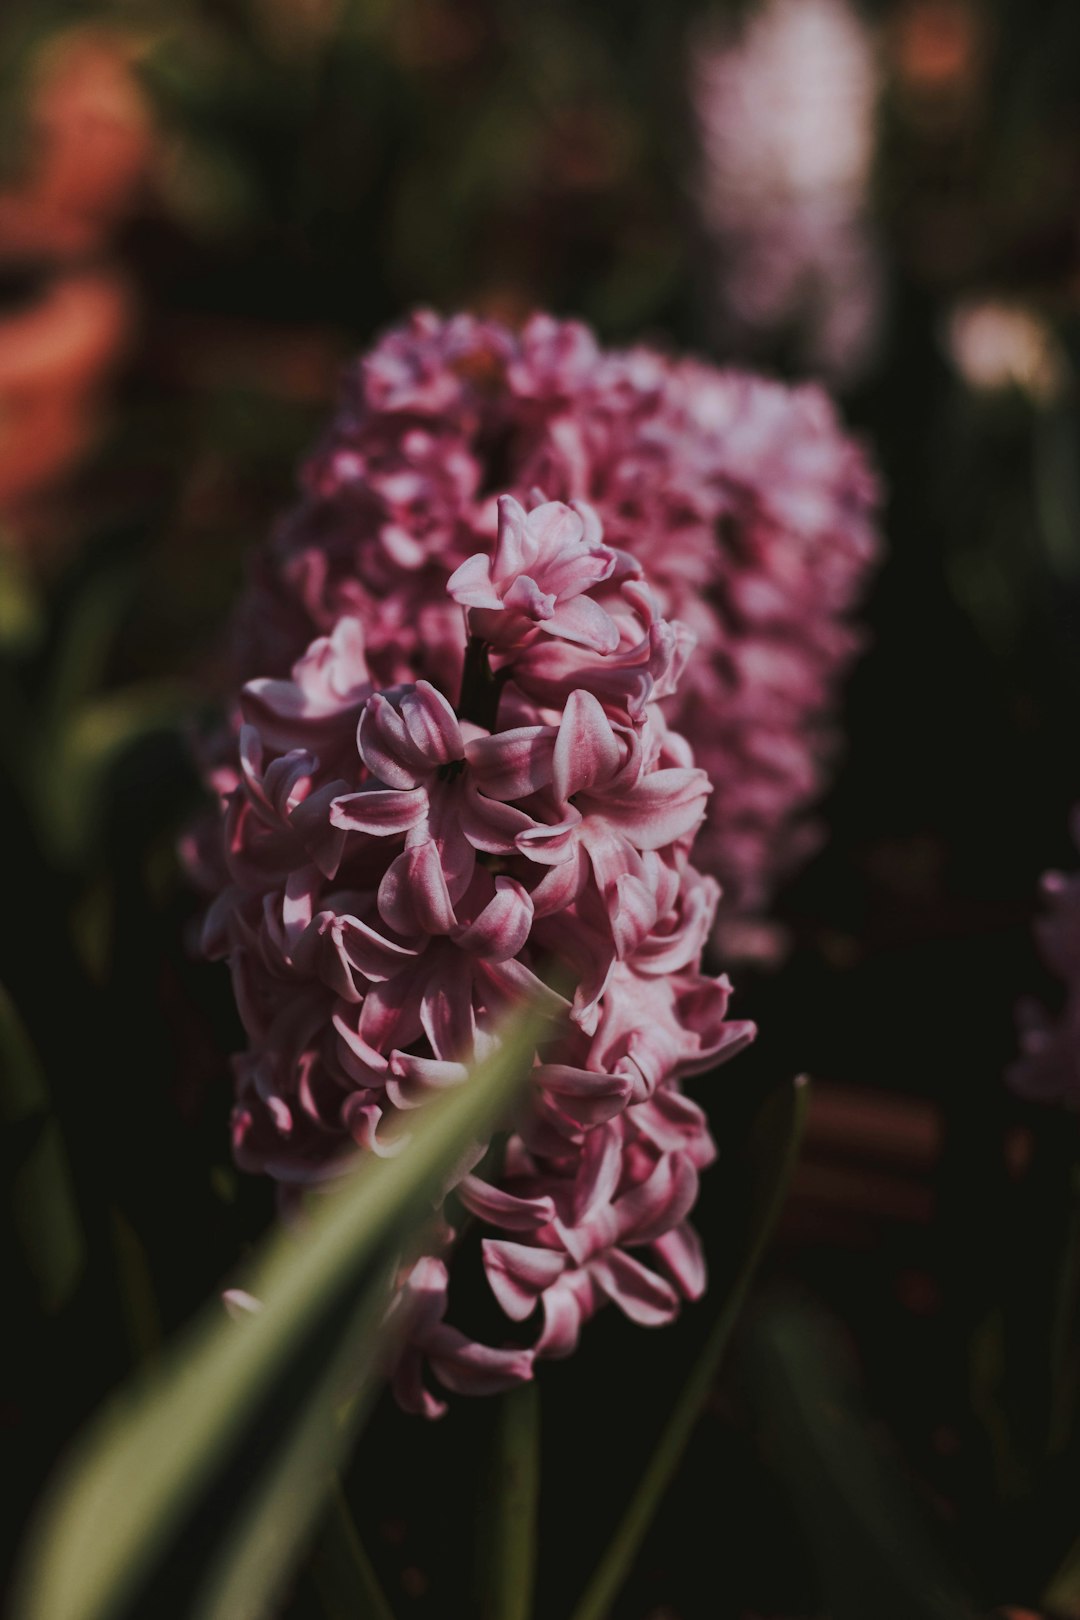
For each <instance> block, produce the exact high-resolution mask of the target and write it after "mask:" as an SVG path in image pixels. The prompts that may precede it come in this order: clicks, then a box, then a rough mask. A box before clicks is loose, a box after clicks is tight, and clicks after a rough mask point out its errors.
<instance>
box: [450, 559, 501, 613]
mask: <svg viewBox="0 0 1080 1620" xmlns="http://www.w3.org/2000/svg"><path fill="white" fill-rule="evenodd" d="M446 590H447V594H448V595H450V596H452V597H453V599H454V601H455V602H456V603H457V604H458V606H459V607H463V608H490V609H492V610H494V611H495V612H498V610H499V608H501V607H502V600H501V598H500V597H499V595H498V592H497V591H496V589H495V587H494V585H493V584H492V580H491V558H490V557H487V556H485V555H484V553H483V552H482V551H478V552H477V553H476V554H475V556H472V557H469V558H467V559H466V560H465V562H463V563H462V564H461V566H460V568H455V570H454V572H453V573H452V574H451V575H450V578H449V579H448V580H447V582H446Z"/></svg>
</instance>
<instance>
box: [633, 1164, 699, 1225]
mask: <svg viewBox="0 0 1080 1620" xmlns="http://www.w3.org/2000/svg"><path fill="white" fill-rule="evenodd" d="M697 1194H698V1175H697V1171H696V1170H695V1169H694V1166H693V1164H692V1163H691V1162H690V1160H689V1158H688V1157H687V1156H686V1154H684V1153H667V1154H665V1155H664V1157H663V1158H662V1159H661V1160H660V1161H659V1163H658V1164H657V1166H656V1168H655V1169H654V1170H653V1172H652V1175H651V1176H649V1177H648V1179H647V1180H645V1181H643V1182H641V1183H640V1184H639V1185H638V1186H637V1187H635V1188H633V1190H632V1191H631V1192H628V1193H626V1194H625V1195H624V1196H623V1197H622V1198H619V1199H617V1200H616V1203H615V1212H616V1214H617V1215H618V1218H619V1241H620V1242H621V1243H652V1242H654V1241H655V1240H656V1239H657V1238H659V1237H663V1235H664V1233H665V1232H670V1231H671V1230H672V1228H673V1227H675V1226H678V1225H680V1224H681V1222H682V1221H684V1220H685V1219H686V1217H687V1215H689V1213H690V1211H691V1210H692V1209H693V1207H694V1204H695V1203H696V1201H697Z"/></svg>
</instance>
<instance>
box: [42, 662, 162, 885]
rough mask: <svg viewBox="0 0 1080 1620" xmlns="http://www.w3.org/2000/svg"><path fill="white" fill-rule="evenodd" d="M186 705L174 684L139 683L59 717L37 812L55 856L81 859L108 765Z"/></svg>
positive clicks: (100, 806) (99, 808) (98, 813)
mask: <svg viewBox="0 0 1080 1620" xmlns="http://www.w3.org/2000/svg"><path fill="white" fill-rule="evenodd" d="M189 702H190V699H189V694H188V692H187V690H186V688H185V687H183V686H182V685H181V684H180V683H179V682H174V681H143V682H140V683H139V684H138V685H136V686H130V687H123V688H122V689H120V690H119V691H113V692H106V693H104V694H103V695H102V696H101V697H98V698H95V699H93V700H92V701H90V702H87V703H83V704H81V705H80V706H79V707H78V708H77V709H76V710H75V711H74V712H73V713H72V714H71V715H70V716H68V717H66V718H65V719H64V721H63V722H62V723H61V724H60V725H59V727H58V730H57V732H56V734H55V735H54V737H53V742H52V746H51V748H50V750H49V752H48V756H47V758H45V759H43V761H42V771H41V777H40V795H41V810H42V814H43V816H44V817H45V818H46V823H47V825H48V826H49V828H50V833H51V838H52V841H53V845H54V848H55V849H56V850H57V851H58V853H60V854H61V855H62V856H64V857H66V858H67V859H78V858H79V857H80V856H83V855H85V853H86V851H87V849H88V848H89V847H90V846H91V845H92V843H93V840H94V837H95V835H96V834H97V832H98V831H99V829H100V825H101V819H102V815H103V812H104V794H105V788H106V784H107V780H108V774H109V771H110V769H111V768H112V766H113V765H114V764H115V763H116V762H117V760H119V759H120V758H121V756H122V755H123V754H125V753H126V752H127V751H128V750H129V749H131V748H134V747H135V746H136V745H137V744H139V743H140V742H142V741H143V740H144V739H145V738H147V737H149V736H152V735H154V734H156V733H160V732H162V731H167V730H170V729H172V728H173V727H174V726H175V725H176V723H177V721H178V720H179V719H180V717H181V716H182V715H183V714H184V713H185V712H186V711H187V709H188V707H189Z"/></svg>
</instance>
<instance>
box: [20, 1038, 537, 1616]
mask: <svg viewBox="0 0 1080 1620" xmlns="http://www.w3.org/2000/svg"><path fill="white" fill-rule="evenodd" d="M537 1027H538V1024H537V1019H536V1018H535V1017H534V1016H532V1015H531V1014H530V1015H522V1016H520V1017H519V1018H518V1019H517V1020H515V1023H514V1026H513V1027H512V1028H511V1029H510V1030H509V1031H508V1033H507V1036H506V1039H505V1040H504V1041H503V1043H502V1045H501V1047H500V1049H499V1050H498V1051H497V1052H496V1053H495V1054H494V1055H493V1056H492V1057H491V1058H489V1059H488V1060H487V1061H485V1062H484V1063H483V1064H481V1065H480V1066H479V1067H478V1068H477V1069H476V1071H475V1072H474V1073H473V1075H472V1076H471V1078H470V1080H469V1082H468V1084H466V1085H464V1086H461V1087H458V1088H455V1089H454V1090H453V1091H452V1092H450V1093H448V1094H447V1095H446V1096H445V1097H443V1098H440V1099H438V1100H437V1101H435V1102H433V1103H432V1104H431V1105H430V1106H428V1107H427V1108H425V1109H424V1110H423V1111H422V1112H421V1113H420V1114H419V1115H417V1116H416V1118H415V1123H414V1125H413V1127H412V1129H411V1131H410V1133H409V1136H408V1140H407V1143H406V1144H405V1145H404V1146H403V1149H402V1151H400V1152H399V1153H397V1154H395V1155H394V1156H393V1157H388V1158H372V1157H369V1158H366V1159H365V1160H364V1162H363V1163H362V1164H361V1165H360V1166H359V1167H358V1168H357V1169H356V1170H355V1172H354V1173H352V1174H347V1175H345V1176H344V1177H343V1178H342V1183H341V1185H340V1186H338V1187H336V1188H335V1189H334V1190H333V1191H331V1192H327V1193H326V1194H325V1195H324V1196H323V1197H321V1198H320V1199H318V1200H316V1201H315V1204H314V1207H313V1208H312V1209H311V1211H310V1214H309V1217H308V1219H307V1221H306V1223H305V1224H304V1226H303V1228H302V1229H301V1230H300V1231H299V1232H286V1231H277V1232H275V1233H274V1234H272V1235H271V1237H270V1238H269V1239H267V1240H266V1242H265V1243H264V1245H263V1247H262V1250H261V1253H260V1256H259V1259H258V1261H257V1263H256V1264H255V1265H254V1266H253V1267H252V1268H251V1269H250V1274H249V1276H248V1278H247V1280H246V1284H245V1286H246V1288H247V1289H248V1290H249V1291H250V1293H251V1294H252V1295H253V1296H254V1297H255V1298H256V1299H258V1300H259V1301H260V1302H261V1308H260V1309H259V1310H257V1311H256V1312H254V1313H252V1314H250V1315H249V1316H247V1317H246V1318H245V1319H244V1320H242V1321H240V1322H233V1321H229V1320H227V1319H226V1318H225V1316H224V1313H223V1311H222V1310H221V1308H220V1306H218V1305H217V1304H216V1303H215V1305H214V1306H212V1307H210V1308H209V1309H208V1310H207V1311H206V1312H205V1313H204V1314H203V1316H202V1317H200V1318H199V1320H198V1321H197V1322H196V1323H195V1324H194V1325H193V1327H192V1328H190V1329H189V1330H188V1331H187V1333H186V1334H185V1335H184V1336H183V1337H182V1339H181V1340H180V1341H179V1342H178V1343H177V1344H176V1346H175V1347H174V1350H173V1352H172V1354H171V1355H170V1356H168V1357H167V1358H166V1359H165V1361H164V1364H163V1366H162V1368H161V1370H160V1371H157V1372H154V1373H152V1374H149V1375H147V1376H146V1377H145V1378H144V1379H143V1380H142V1381H141V1382H139V1383H138V1384H136V1385H134V1386H133V1387H131V1388H129V1389H128V1390H126V1391H125V1392H123V1394H122V1395H121V1397H120V1398H119V1399H118V1400H117V1401H116V1402H115V1403H114V1404H113V1405H112V1406H111V1407H110V1408H109V1409H108V1410H106V1411H105V1412H104V1413H103V1414H101V1416H100V1417H99V1418H98V1420H97V1421H96V1423H95V1424H94V1426H93V1428H92V1430H91V1432H90V1433H89V1434H88V1435H87V1436H86V1438H85V1439H84V1440H83V1442H82V1444H81V1446H80V1447H79V1450H78V1454H77V1455H76V1457H74V1458H73V1459H72V1461H71V1463H70V1465H69V1466H68V1468H67V1470H66V1471H65V1473H64V1475H63V1477H62V1478H61V1480H60V1481H59V1484H58V1486H57V1487H56V1489H55V1491H54V1494H53V1496H52V1498H51V1500H50V1501H49V1502H48V1503H47V1504H46V1508H45V1511H44V1514H43V1516H42V1519H41V1521H40V1523H39V1525H38V1527H37V1531H36V1534H35V1536H34V1538H33V1541H32V1544H31V1547H30V1551H29V1556H28V1558H27V1561H26V1564H25V1568H24V1571H23V1577H22V1584H21V1590H20V1601H19V1605H18V1608H17V1612H18V1613H19V1614H20V1615H21V1616H23V1617H24V1620H91V1617H93V1620H109V1617H113V1616H119V1615H121V1614H135V1613H138V1614H145V1613H148V1612H152V1610H150V1609H148V1608H147V1606H146V1604H145V1602H142V1598H143V1596H144V1595H145V1593H146V1591H147V1589H148V1584H149V1585H151V1586H152V1583H153V1580H154V1578H155V1576H156V1577H157V1578H158V1579H159V1580H160V1581H162V1582H163V1583H165V1588H166V1589H167V1590H168V1591H169V1593H170V1602H171V1603H172V1605H173V1607H172V1608H171V1609H170V1612H187V1613H191V1614H198V1615H200V1616H203V1617H205V1616H207V1615H216V1616H221V1617H222V1620H224V1617H225V1616H226V1615H227V1616H228V1620H239V1617H240V1616H246V1615H256V1614H260V1613H262V1612H263V1611H264V1607H265V1605H266V1604H267V1603H268V1602H269V1600H270V1598H271V1595H272V1592H273V1590H274V1589H275V1587H276V1586H277V1585H278V1584H279V1583H280V1581H281V1580H282V1579H283V1577H284V1574H285V1572H286V1569H287V1567H288V1566H289V1565H290V1563H291V1562H293V1561H294V1560H295V1559H296V1557H297V1556H298V1553H299V1551H300V1549H301V1547H302V1545H303V1542H304V1539H305V1537H306V1536H307V1534H308V1532H309V1530H310V1527H311V1523H312V1520H313V1517H314V1515H315V1513H316V1512H317V1511H318V1508H319V1506H320V1505H321V1502H322V1500H323V1497H324V1494H325V1491H326V1490H327V1489H328V1488H329V1485H330V1475H331V1471H332V1470H333V1468H334V1467H335V1466H336V1464H337V1462H338V1460H339V1453H340V1449H341V1447H342V1446H343V1445H344V1444H345V1443H347V1440H348V1436H349V1432H350V1430H351V1429H352V1428H354V1427H355V1425H356V1424H357V1423H358V1422H359V1420H360V1418H361V1417H362V1416H363V1411H364V1407H365V1404H366V1402H367V1400H368V1399H369V1398H370V1395H371V1392H372V1389H373V1387H374V1380H375V1378H376V1376H377V1370H376V1358H377V1357H378V1355H379V1354H380V1347H381V1341H382V1335H383V1329H382V1328H381V1326H380V1322H381V1317H382V1309H383V1307H384V1305H385V1297H386V1290H385V1286H384V1279H383V1273H384V1270H385V1267H386V1266H387V1265H388V1264H390V1263H391V1260H392V1254H393V1253H394V1252H397V1250H398V1249H399V1248H400V1245H401V1244H402V1243H403V1242H406V1241H407V1240H408V1239H409V1237H410V1235H411V1234H413V1233H415V1232H416V1231H417V1229H418V1228H419V1227H420V1226H421V1225H422V1223H423V1222H424V1221H425V1219H426V1218H427V1217H428V1215H429V1213H430V1210H431V1207H432V1204H433V1202H434V1201H436V1200H437V1199H438V1197H439V1196H440V1193H441V1190H442V1188H443V1187H444V1186H445V1184H446V1181H447V1178H448V1177H450V1176H452V1175H453V1173H454V1171H455V1169H456V1167H457V1166H458V1165H459V1164H460V1162H461V1160H462V1158H463V1156H465V1155H466V1154H467V1153H468V1152H469V1151H470V1149H471V1146H472V1144H473V1143H474V1142H476V1141H478V1140H485V1139H487V1138H489V1137H490V1135H491V1132H492V1130H493V1128H494V1127H495V1126H496V1125H497V1124H498V1123H499V1121H500V1120H501V1119H502V1118H503V1117H504V1116H505V1115H506V1114H507V1112H508V1110H509V1109H510V1107H511V1105H512V1103H513V1102H514V1100H515V1098H516V1096H517V1094H518V1091H519V1090H520V1088H521V1086H522V1085H523V1083H524V1082H525V1080H526V1078H527V1075H528V1068H529V1062H528V1057H529V1054H530V1053H531V1051H532V1050H533V1048H534V1046H535V1042H536V1036H537ZM373 1273H374V1274H375V1280H374V1281H373V1280H372V1279H373ZM365 1284H366V1285H367V1286H366V1287H365V1286H364V1285H365ZM362 1289H363V1294H362V1296H361V1290H362ZM347 1377H351V1378H352V1381H353V1388H352V1390H351V1391H350V1392H349V1393H350V1394H351V1396H352V1399H351V1401H350V1403H349V1406H348V1408H347V1411H346V1414H345V1418H344V1421H343V1422H340V1423H338V1422H336V1421H335V1413H336V1412H337V1411H338V1408H339V1405H340V1403H341V1400H342V1397H343V1395H344V1394H345V1393H346V1390H345V1381H346V1379H347ZM245 1485H246V1486H247V1489H245V1488H244V1486H245ZM200 1522H201V1524H202V1526H203V1528H204V1530H207V1531H208V1532H209V1533H212V1534H213V1535H214V1537H215V1545H216V1548H217V1549H218V1555H217V1557H216V1559H214V1558H211V1561H210V1568H209V1570H208V1571H207V1570H205V1569H204V1568H202V1567H198V1566H196V1567H194V1568H193V1567H192V1558H191V1551H190V1545H189V1544H186V1543H185V1531H188V1530H190V1529H191V1527H192V1526H193V1525H195V1526H197V1525H198V1524H199V1523H200ZM180 1582H187V1583H192V1582H194V1583H195V1585H196V1587H197V1589H196V1590H193V1591H192V1601H191V1605H190V1606H189V1607H188V1608H187V1609H186V1610H184V1611H181V1609H180V1607H179V1602H178V1595H177V1586H178V1583H180ZM140 1604H141V1606H140ZM132 1605H135V1606H134V1607H132Z"/></svg>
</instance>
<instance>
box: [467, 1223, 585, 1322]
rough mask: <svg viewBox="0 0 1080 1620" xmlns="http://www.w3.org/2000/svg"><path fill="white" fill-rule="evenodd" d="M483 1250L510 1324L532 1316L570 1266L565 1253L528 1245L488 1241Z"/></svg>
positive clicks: (489, 1275) (490, 1280) (488, 1273)
mask: <svg viewBox="0 0 1080 1620" xmlns="http://www.w3.org/2000/svg"><path fill="white" fill-rule="evenodd" d="M481 1249H482V1251H483V1256H484V1273H485V1275H486V1277H487V1280H488V1283H489V1285H490V1288H491V1291H492V1293H493V1294H494V1295H495V1298H496V1299H497V1300H498V1302H499V1304H500V1305H501V1306H502V1308H503V1310H504V1311H505V1312H506V1314H507V1316H508V1317H509V1318H510V1320H511V1322H524V1320H525V1318H526V1317H527V1316H531V1314H532V1312H533V1311H534V1310H535V1308H536V1302H537V1300H538V1299H539V1298H540V1295H541V1294H542V1293H543V1292H544V1290H545V1289H546V1288H550V1287H551V1285H552V1283H553V1282H554V1281H555V1279H556V1278H557V1277H558V1276H560V1275H561V1274H562V1272H564V1271H565V1270H566V1266H567V1259H566V1256H565V1254H560V1253H559V1252H558V1251H557V1250H555V1249H536V1248H533V1247H532V1246H531V1245H529V1244H526V1243H509V1242H506V1241H504V1240H502V1239H497V1238H485V1239H484V1241H483V1243H482V1244H481Z"/></svg>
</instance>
